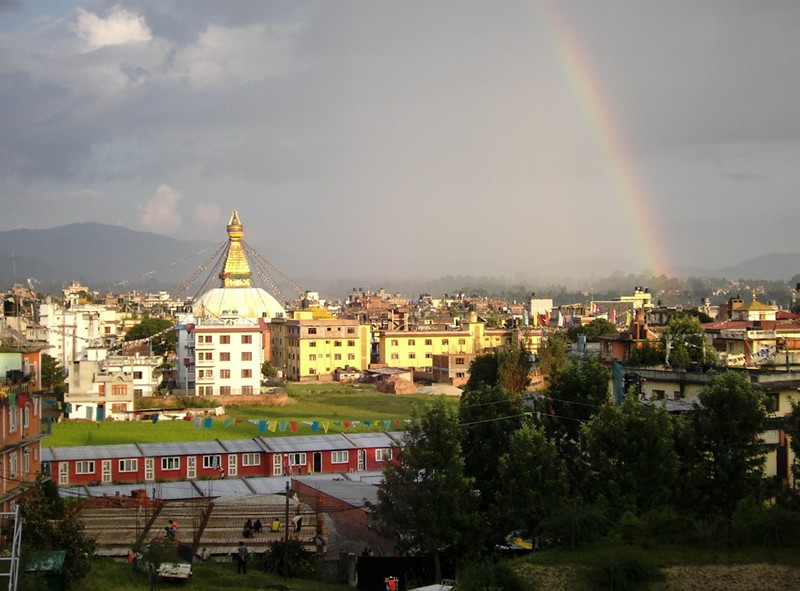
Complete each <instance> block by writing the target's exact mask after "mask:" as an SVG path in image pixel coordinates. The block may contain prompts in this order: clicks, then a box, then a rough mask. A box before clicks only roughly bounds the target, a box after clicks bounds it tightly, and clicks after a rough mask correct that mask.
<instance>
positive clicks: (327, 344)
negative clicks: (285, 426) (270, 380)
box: [270, 309, 371, 381]
mask: <svg viewBox="0 0 800 591" xmlns="http://www.w3.org/2000/svg"><path fill="white" fill-rule="evenodd" d="M271 329H272V330H271V337H270V339H271V349H272V360H271V362H272V365H273V366H274V367H275V368H276V369H278V370H280V371H282V372H283V375H284V377H285V378H286V379H288V380H296V381H306V380H318V379H323V378H325V379H328V378H330V377H331V376H332V375H333V372H334V371H336V369H337V368H345V367H348V368H355V369H359V370H363V369H366V368H367V367H368V366H369V363H370V351H371V330H370V326H369V325H368V324H361V323H360V322H359V321H358V320H349V319H343V318H333V317H331V316H330V314H328V313H327V312H326V311H325V310H321V309H310V310H296V311H295V312H294V313H292V314H291V316H290V317H283V318H275V319H273V320H272V326H271Z"/></svg>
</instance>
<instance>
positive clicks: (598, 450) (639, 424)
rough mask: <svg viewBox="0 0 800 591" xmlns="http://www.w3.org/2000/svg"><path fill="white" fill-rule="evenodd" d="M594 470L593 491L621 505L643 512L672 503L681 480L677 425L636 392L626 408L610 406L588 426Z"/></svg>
mask: <svg viewBox="0 0 800 591" xmlns="http://www.w3.org/2000/svg"><path fill="white" fill-rule="evenodd" d="M584 437H585V440H586V451H587V453H588V457H589V463H590V465H591V468H592V474H593V480H594V486H593V487H591V489H592V490H593V491H594V492H595V493H596V494H597V495H604V496H605V498H606V499H607V500H608V501H609V502H610V503H611V504H612V505H615V506H616V507H617V510H618V511H617V512H618V514H621V513H622V512H623V511H625V510H632V511H634V512H637V513H639V514H641V513H643V512H646V511H649V510H650V509H653V508H655V507H658V506H663V505H668V504H669V503H670V502H671V500H672V492H673V490H674V487H675V483H676V481H677V479H678V456H677V453H676V451H675V444H674V428H673V422H672V420H671V418H670V416H669V415H668V414H667V412H666V411H664V410H663V409H659V408H655V407H653V406H645V405H643V404H642V403H640V402H639V401H638V399H637V397H636V396H628V397H626V398H625V401H624V402H623V404H622V406H621V407H616V406H613V405H611V404H606V405H604V406H603V407H602V408H601V410H600V412H599V413H598V415H597V416H596V417H594V419H593V420H592V421H591V422H590V423H588V424H587V425H586V426H585V427H584Z"/></svg>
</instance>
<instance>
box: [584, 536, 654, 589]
mask: <svg viewBox="0 0 800 591" xmlns="http://www.w3.org/2000/svg"><path fill="white" fill-rule="evenodd" d="M584 577H585V581H584V582H585V584H586V586H587V588H588V589H592V590H593V591H595V590H596V591H637V590H644V589H649V588H650V586H651V585H652V584H653V583H656V582H658V581H663V580H664V578H665V577H664V574H663V573H662V572H661V570H660V569H659V568H658V566H656V565H655V564H653V563H652V562H651V561H650V559H649V558H648V557H647V556H646V555H645V554H644V552H642V551H641V550H639V549H638V548H635V547H632V546H625V547H622V548H613V549H610V550H606V551H604V552H602V553H601V554H600V555H599V556H598V558H597V560H596V562H595V563H594V564H592V565H590V566H589V567H588V568H587V569H586V571H585V572H584Z"/></svg>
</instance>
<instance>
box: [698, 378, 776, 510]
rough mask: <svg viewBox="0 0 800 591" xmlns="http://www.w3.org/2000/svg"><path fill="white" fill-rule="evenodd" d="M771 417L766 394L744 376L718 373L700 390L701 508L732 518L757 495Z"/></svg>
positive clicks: (699, 475) (699, 462) (699, 459)
mask: <svg viewBox="0 0 800 591" xmlns="http://www.w3.org/2000/svg"><path fill="white" fill-rule="evenodd" d="M766 416H767V415H766V410H765V406H764V397H763V395H762V394H761V393H760V392H759V391H757V390H755V389H754V388H753V387H752V386H751V385H750V381H749V379H748V377H747V376H746V375H744V374H739V373H735V372H728V373H724V374H721V375H719V376H715V377H714V378H713V379H712V381H711V382H710V383H709V385H708V386H706V387H705V388H703V389H702V390H701V391H700V393H699V395H698V402H697V403H696V404H695V409H694V412H693V413H692V415H691V417H690V422H691V426H692V434H693V441H694V446H693V447H694V449H695V450H696V455H695V456H694V458H693V459H694V465H693V466H691V468H692V475H693V476H694V484H695V486H696V490H697V492H698V494H699V495H700V499H699V503H700V506H701V510H704V511H706V512H712V513H721V514H722V515H724V516H725V517H727V518H730V517H731V515H733V512H734V509H735V508H736V504H737V503H738V502H739V501H741V500H744V499H746V498H748V497H753V498H758V495H759V492H760V486H761V483H762V478H763V473H764V457H765V454H766V450H765V449H764V446H763V445H761V444H760V443H759V441H758V436H759V434H760V433H761V431H762V430H763V428H764V421H765V420H766Z"/></svg>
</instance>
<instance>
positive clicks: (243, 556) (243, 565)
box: [236, 540, 250, 575]
mask: <svg viewBox="0 0 800 591" xmlns="http://www.w3.org/2000/svg"><path fill="white" fill-rule="evenodd" d="M236 554H237V556H238V561H237V565H236V574H244V575H246V574H247V557H248V556H249V555H250V552H249V551H248V550H247V546H245V545H244V540H242V541H241V542H239V548H238V549H237V550H236Z"/></svg>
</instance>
